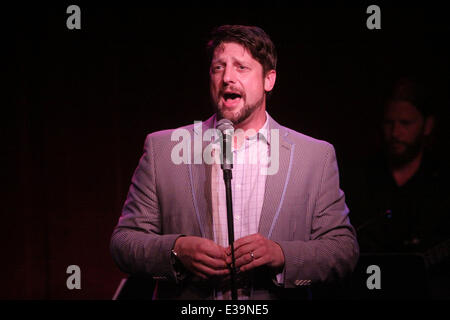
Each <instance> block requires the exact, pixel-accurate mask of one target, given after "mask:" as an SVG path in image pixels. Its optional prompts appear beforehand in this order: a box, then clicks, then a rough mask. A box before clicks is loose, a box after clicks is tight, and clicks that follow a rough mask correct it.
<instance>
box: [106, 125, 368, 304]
mask: <svg viewBox="0 0 450 320" xmlns="http://www.w3.org/2000/svg"><path fill="white" fill-rule="evenodd" d="M213 124H214V116H213V117H211V118H210V119H208V120H207V121H205V122H203V123H202V125H201V129H202V130H199V128H200V127H199V126H194V125H190V126H186V127H184V129H187V130H188V131H189V132H190V133H191V135H192V136H191V137H192V139H191V145H192V146H193V141H194V139H198V138H199V137H198V135H200V134H201V133H202V132H205V130H206V129H208V128H212V126H213ZM269 128H270V129H278V130H279V133H280V134H279V136H280V139H279V140H280V143H279V145H280V147H279V169H278V172H277V173H276V174H274V175H268V176H267V179H266V190H265V198H264V203H263V208H262V212H261V218H260V225H259V233H261V234H262V235H263V236H265V237H269V238H270V239H271V240H273V241H275V242H277V243H278V244H279V245H280V246H281V248H282V250H283V253H284V256H285V267H284V271H283V273H284V283H283V284H282V285H281V286H279V285H278V286H276V285H275V284H274V282H273V281H271V279H272V278H273V274H271V273H270V270H267V269H265V268H260V269H259V270H258V269H257V270H255V271H254V279H255V280H254V281H255V285H254V291H253V294H252V298H254V299H272V298H283V297H286V295H283V293H286V292H289V294H291V293H292V294H295V292H297V291H299V290H288V289H289V288H303V289H304V288H305V286H309V285H311V284H315V283H326V282H329V281H333V280H338V279H342V278H343V277H344V276H346V275H348V274H349V273H351V271H352V270H353V268H354V267H355V265H356V262H357V259H358V255H359V248H358V244H357V240H356V235H355V231H354V228H353V227H352V226H351V224H350V222H349V219H348V209H347V206H346V204H345V197H344V193H343V192H342V191H341V190H340V188H339V174H338V167H337V162H336V155H335V151H334V148H333V146H332V145H331V144H329V143H327V142H324V141H320V140H316V139H313V138H311V137H308V136H306V135H303V134H301V133H298V132H295V131H293V130H290V129H288V128H286V127H283V126H281V125H279V124H278V123H277V122H275V121H274V120H273V119H272V118H270V117H269ZM172 132H173V130H166V131H160V132H155V133H152V134H149V135H148V136H147V139H146V141H145V146H144V154H143V156H142V158H141V160H140V162H139V165H138V167H137V169H136V171H135V173H134V176H133V179H132V184H131V186H130V190H129V193H128V196H127V199H126V202H125V205H124V208H123V212H122V215H121V217H120V219H119V222H118V224H117V226H116V228H115V229H114V232H113V235H112V238H111V253H112V256H113V259H114V260H115V262H116V263H117V265H118V266H119V268H120V269H121V270H122V271H124V272H126V273H130V274H143V275H148V276H150V277H152V278H153V279H156V280H158V297H159V298H167V299H208V298H212V294H213V284H212V283H209V282H205V281H199V280H198V279H196V278H195V277H188V278H187V279H185V280H179V279H178V278H177V276H176V272H175V270H174V266H173V260H172V257H171V249H172V248H173V245H174V242H175V240H176V239H177V238H178V237H179V236H181V235H193V236H199V237H205V238H209V239H213V229H212V216H211V187H210V172H211V170H210V166H209V165H206V164H179V165H176V164H174V163H173V161H172V160H171V153H172V148H173V147H174V146H175V145H177V144H178V143H179V141H171V134H172ZM200 139H201V137H200ZM197 141H199V140H197ZM206 146H207V142H203V148H205V147H206ZM196 149H197V150H195V148H194V147H192V155H191V157H192V158H194V155H195V153H196V152H197V153H198V152H202V150H199V149H200V148H196Z"/></svg>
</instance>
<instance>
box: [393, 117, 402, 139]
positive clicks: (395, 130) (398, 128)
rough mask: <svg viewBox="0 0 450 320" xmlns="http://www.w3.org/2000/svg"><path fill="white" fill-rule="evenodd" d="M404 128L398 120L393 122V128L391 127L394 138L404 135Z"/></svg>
mask: <svg viewBox="0 0 450 320" xmlns="http://www.w3.org/2000/svg"><path fill="white" fill-rule="evenodd" d="M402 131H403V130H402V128H401V126H400V123H398V122H397V121H394V123H393V124H392V129H391V135H392V137H393V138H394V139H399V138H401V136H402Z"/></svg>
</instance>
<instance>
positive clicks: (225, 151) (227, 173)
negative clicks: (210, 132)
mask: <svg viewBox="0 0 450 320" xmlns="http://www.w3.org/2000/svg"><path fill="white" fill-rule="evenodd" d="M216 129H217V130H220V132H222V155H221V168H222V171H223V181H224V183H225V195H226V203H227V225H228V244H229V245H230V248H231V272H230V275H231V277H230V278H231V299H233V300H237V289H236V268H235V265H236V260H235V258H234V244H233V243H234V224H233V200H232V197H231V179H233V175H232V173H231V172H232V171H231V170H232V169H233V154H232V152H231V142H232V138H233V133H234V127H233V123H232V122H231V121H230V120H228V119H222V120H220V121H218V122H217V124H216Z"/></svg>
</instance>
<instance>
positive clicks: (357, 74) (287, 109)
mask: <svg viewBox="0 0 450 320" xmlns="http://www.w3.org/2000/svg"><path fill="white" fill-rule="evenodd" d="M441 3H442V2H436V3H433V2H429V1H423V2H422V4H420V3H416V4H414V5H411V4H410V3H406V2H405V3H398V2H397V6H396V7H393V6H391V5H387V4H384V3H380V2H377V1H373V2H367V3H364V2H362V3H361V4H359V5H353V6H350V5H342V4H331V3H330V4H327V5H322V6H317V5H313V4H312V2H306V3H304V4H302V5H301V6H296V7H282V6H281V5H280V4H273V3H272V4H264V3H261V2H259V3H257V4H253V5H250V4H247V5H243V4H242V3H240V2H239V3H238V2H224V3H223V4H222V6H219V5H215V6H213V5H211V6H209V7H208V8H205V7H182V6H180V5H178V4H177V5H175V4H173V7H170V8H169V7H166V8H160V7H151V6H143V5H138V4H132V3H130V2H123V3H122V4H121V5H119V4H110V3H107V2H105V3H102V4H100V3H99V4H97V5H94V4H90V3H86V2H80V1H73V2H72V1H71V2H70V3H69V2H63V3H60V4H57V5H52V6H50V5H45V4H35V5H30V4H22V5H16V6H15V7H14V8H11V9H9V10H7V11H5V12H4V13H3V14H4V19H3V21H6V24H7V26H6V29H4V31H6V34H5V37H3V43H6V46H5V48H6V50H4V51H6V52H7V54H8V58H7V59H6V60H5V63H4V70H5V72H4V74H5V75H6V76H5V79H6V80H7V81H6V82H7V84H6V86H5V88H6V98H5V99H4V103H5V105H3V108H2V109H3V117H2V120H3V121H2V131H3V132H2V135H1V136H2V138H3V139H4V143H3V150H4V151H6V152H5V153H4V154H5V156H2V160H3V161H4V162H5V163H4V165H3V170H2V171H3V172H5V173H6V179H3V185H4V191H3V192H2V194H3V197H4V199H3V201H2V214H1V219H2V221H3V228H2V232H1V238H0V240H1V250H2V263H1V265H2V269H4V270H3V271H2V276H3V277H2V279H1V286H0V287H1V290H0V298H1V299H111V297H112V296H113V294H114V291H115V289H116V287H117V286H118V284H119V282H120V279H121V278H123V277H124V276H125V275H124V274H122V273H121V272H120V271H119V270H118V269H117V268H116V266H115V265H114V263H113V261H112V258H111V257H110V254H109V239H110V235H111V232H112V230H113V228H114V226H115V224H116V223H117V220H118V218H119V215H120V212H121V208H122V205H123V202H124V200H125V198H126V194H127V191H128V187H129V184H130V180H131V176H132V174H133V171H134V169H135V167H136V165H137V163H138V160H139V158H140V156H141V152H142V147H143V142H144V139H145V136H146V134H148V133H150V132H153V131H156V130H160V129H168V128H175V127H178V126H182V125H186V124H192V123H193V121H194V120H204V119H207V118H208V117H209V116H210V115H211V114H212V108H211V106H210V104H209V92H208V90H209V89H208V61H206V54H205V50H204V47H205V42H206V39H207V37H208V33H209V31H210V30H211V29H212V28H213V27H215V26H218V25H222V24H251V25H258V26H260V27H262V28H263V29H264V30H265V31H267V33H269V34H270V35H271V37H272V39H273V41H274V42H275V45H276V46H277V50H278V57H279V63H278V70H277V72H278V76H277V83H276V86H275V90H274V93H273V95H272V97H271V100H269V103H268V112H269V113H270V114H271V116H272V117H274V118H275V120H277V121H278V122H280V123H281V124H283V125H285V126H287V127H290V128H292V129H295V130H297V131H300V132H302V133H305V134H308V135H311V136H313V137H315V138H319V139H324V140H327V141H329V142H331V143H332V144H334V146H335V147H336V151H337V155H338V161H339V165H340V167H343V166H344V164H345V165H346V166H349V165H350V166H351V164H353V163H355V164H357V163H358V162H359V161H360V160H361V159H363V158H366V157H368V156H370V155H371V153H372V152H373V150H374V149H375V148H376V147H377V145H378V143H379V139H378V136H377V130H378V127H379V125H378V120H379V119H378V117H379V114H380V107H381V106H382V101H383V97H384V95H385V94H386V90H387V88H388V87H389V85H390V83H391V82H392V80H393V79H394V78H395V77H396V76H398V75H401V74H404V73H410V74H418V75H420V76H421V77H423V78H424V79H426V80H427V82H429V83H430V84H431V87H432V88H433V103H434V105H435V106H436V108H437V111H438V117H437V119H438V127H437V131H436V140H435V146H434V147H435V149H436V150H438V151H439V150H443V149H445V148H446V141H445V139H444V138H443V137H444V136H446V134H447V133H448V126H447V125H446V124H447V121H448V113H447V109H448V106H449V103H448V96H447V92H446V91H447V90H448V88H449V84H450V73H449V53H450V52H449V46H448V39H449V38H450V37H449V36H450V23H449V22H448V17H447V16H446V15H445V14H446V11H445V10H444V8H445V7H444V6H443V5H442V4H441ZM70 4H78V5H79V6H80V8H81V30H68V29H67V28H66V19H67V17H68V16H69V15H68V14H66V8H67V7H68V6H69V5H70ZM169 4H171V3H170V2H168V3H167V5H169ZM370 4H378V5H380V7H381V20H382V21H381V24H382V29H381V30H368V29H367V28H366V19H367V17H368V16H369V15H368V14H366V8H367V6H368V5H370ZM341 174H342V175H345V173H343V172H341ZM344 191H345V190H344ZM72 264H75V265H78V266H80V268H81V286H82V289H81V290H68V289H67V287H66V278H67V277H68V275H67V274H66V268H67V267H68V266H69V265H72Z"/></svg>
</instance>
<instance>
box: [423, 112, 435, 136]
mask: <svg viewBox="0 0 450 320" xmlns="http://www.w3.org/2000/svg"><path fill="white" fill-rule="evenodd" d="M433 129H434V116H428V117H427V118H426V119H425V128H424V134H425V135H426V136H428V135H430V134H431V132H432V131H433Z"/></svg>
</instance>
